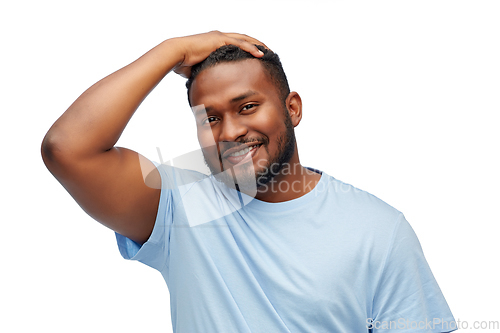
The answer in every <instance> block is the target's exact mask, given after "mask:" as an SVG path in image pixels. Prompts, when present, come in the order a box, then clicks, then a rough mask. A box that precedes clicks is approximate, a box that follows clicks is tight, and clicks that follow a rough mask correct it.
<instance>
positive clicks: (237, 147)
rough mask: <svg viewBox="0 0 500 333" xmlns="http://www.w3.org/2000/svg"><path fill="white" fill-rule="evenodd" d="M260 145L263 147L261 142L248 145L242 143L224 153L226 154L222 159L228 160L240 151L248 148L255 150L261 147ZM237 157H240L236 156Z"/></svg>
mask: <svg viewBox="0 0 500 333" xmlns="http://www.w3.org/2000/svg"><path fill="white" fill-rule="evenodd" d="M260 145H262V143H260V142H249V143H246V144H244V143H240V144H238V145H237V146H235V147H232V148H229V149H226V150H225V151H224V153H223V154H222V158H228V157H230V156H229V155H231V154H233V153H236V152H239V151H241V150H244V149H247V148H253V147H255V146H260ZM240 156H243V155H240ZM231 157H232V156H231ZM236 157H238V156H236Z"/></svg>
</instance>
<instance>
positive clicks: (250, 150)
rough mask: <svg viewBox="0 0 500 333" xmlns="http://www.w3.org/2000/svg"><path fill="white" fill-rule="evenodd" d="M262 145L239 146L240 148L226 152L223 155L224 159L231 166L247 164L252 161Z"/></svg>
mask: <svg viewBox="0 0 500 333" xmlns="http://www.w3.org/2000/svg"><path fill="white" fill-rule="evenodd" d="M261 145H262V144H260V143H252V144H248V145H239V146H238V147H234V148H231V149H228V150H226V151H225V152H224V154H223V158H224V159H225V160H227V161H229V162H230V163H231V164H239V163H246V162H247V161H250V160H251V159H252V157H253V156H254V155H255V154H256V153H257V150H258V149H259V147H260V146H261ZM235 153H236V154H235ZM238 153H240V154H238Z"/></svg>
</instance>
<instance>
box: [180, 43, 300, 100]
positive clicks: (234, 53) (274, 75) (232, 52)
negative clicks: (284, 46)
mask: <svg viewBox="0 0 500 333" xmlns="http://www.w3.org/2000/svg"><path fill="white" fill-rule="evenodd" d="M255 46H257V48H258V49H259V50H261V51H262V52H263V53H264V55H263V56H262V57H260V58H257V57H254V56H253V55H252V54H250V53H248V52H246V51H243V50H242V49H240V48H239V47H237V46H235V45H224V46H221V47H219V48H218V49H217V50H215V51H213V52H212V53H210V55H209V56H208V58H206V59H205V60H203V61H202V62H200V63H198V64H196V65H194V66H193V67H192V68H191V76H190V77H189V79H188V80H187V82H186V88H187V94H188V102H189V105H190V106H191V101H190V100H189V92H190V91H191V85H192V84H193V81H194V79H195V78H196V76H198V74H200V72H201V71H203V70H205V69H207V68H211V67H214V66H216V65H218V64H220V63H224V62H232V61H241V60H245V59H257V60H259V61H260V63H261V64H262V66H263V68H264V70H265V72H266V73H267V74H268V75H269V78H270V79H271V82H272V83H273V84H274V85H275V87H276V89H277V90H278V94H279V97H280V99H281V100H282V101H283V104H285V100H286V98H287V97H288V95H289V94H290V87H289V86H288V80H287V79H286V75H285V71H284V70H283V65H281V61H280V58H279V57H278V55H277V54H276V53H274V52H273V51H271V50H268V49H266V48H265V47H263V46H261V45H255Z"/></svg>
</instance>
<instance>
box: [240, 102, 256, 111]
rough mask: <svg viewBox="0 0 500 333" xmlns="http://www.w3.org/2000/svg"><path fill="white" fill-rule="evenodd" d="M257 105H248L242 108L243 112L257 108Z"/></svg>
mask: <svg viewBox="0 0 500 333" xmlns="http://www.w3.org/2000/svg"><path fill="white" fill-rule="evenodd" d="M256 106H257V104H247V105H245V106H243V107H242V108H241V111H248V110H251V109H253V108H255V107H256Z"/></svg>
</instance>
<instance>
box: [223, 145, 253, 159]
mask: <svg viewBox="0 0 500 333" xmlns="http://www.w3.org/2000/svg"><path fill="white" fill-rule="evenodd" d="M255 147H256V146H252V147H251V148H248V147H247V148H244V149H242V150H238V151H235V152H234V153H231V154H229V156H234V157H236V156H240V155H244V154H246V153H248V152H249V151H250V150H253V149H254V148H255Z"/></svg>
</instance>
